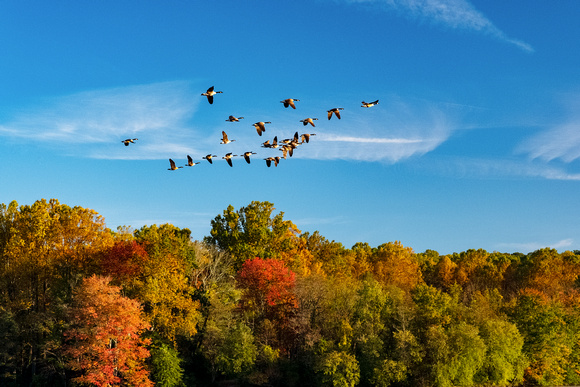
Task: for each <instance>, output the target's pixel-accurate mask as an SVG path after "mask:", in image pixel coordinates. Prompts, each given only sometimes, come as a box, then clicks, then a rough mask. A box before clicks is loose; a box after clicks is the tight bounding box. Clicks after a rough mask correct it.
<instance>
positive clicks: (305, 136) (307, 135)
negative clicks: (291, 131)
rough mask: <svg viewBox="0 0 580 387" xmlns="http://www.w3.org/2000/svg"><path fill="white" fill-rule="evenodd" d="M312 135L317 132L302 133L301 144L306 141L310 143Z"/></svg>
mask: <svg viewBox="0 0 580 387" xmlns="http://www.w3.org/2000/svg"><path fill="white" fill-rule="evenodd" d="M310 136H316V133H302V134H301V135H300V140H302V142H301V144H304V142H305V141H306V143H307V144H308V143H309V142H310Z"/></svg>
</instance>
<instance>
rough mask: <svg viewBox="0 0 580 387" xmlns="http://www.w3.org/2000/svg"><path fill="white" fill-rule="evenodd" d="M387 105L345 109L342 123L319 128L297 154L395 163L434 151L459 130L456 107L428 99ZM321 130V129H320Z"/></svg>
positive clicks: (395, 100) (397, 101)
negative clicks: (372, 107)
mask: <svg viewBox="0 0 580 387" xmlns="http://www.w3.org/2000/svg"><path fill="white" fill-rule="evenodd" d="M385 106H389V108H385V109H382V110H379V109H376V110H373V111H370V110H365V111H362V112H359V111H345V112H344V114H343V115H342V116H343V118H342V120H341V122H340V123H339V122H336V123H335V124H334V125H333V126H332V128H331V129H324V130H322V129H320V130H318V131H317V136H316V137H315V138H313V140H311V144H308V146H306V144H305V145H304V146H303V147H301V148H300V149H298V150H297V151H296V152H295V155H296V156H297V157H305V158H314V159H320V160H336V159H340V160H356V161H369V162H384V163H395V162H399V161H402V160H405V159H408V158H410V157H414V156H421V155H424V154H426V153H428V152H431V151H433V150H434V149H436V148H437V147H438V146H439V145H441V144H442V143H443V142H445V141H446V140H447V139H448V138H449V136H450V135H451V134H452V133H453V131H454V130H455V129H456V126H455V124H454V118H453V116H454V114H455V113H454V112H453V111H452V110H453V109H451V110H450V109H443V108H441V107H440V106H438V105H437V104H436V103H432V102H427V101H413V102H404V101H402V100H400V99H398V98H391V99H389V100H385ZM317 129H318V128H317Z"/></svg>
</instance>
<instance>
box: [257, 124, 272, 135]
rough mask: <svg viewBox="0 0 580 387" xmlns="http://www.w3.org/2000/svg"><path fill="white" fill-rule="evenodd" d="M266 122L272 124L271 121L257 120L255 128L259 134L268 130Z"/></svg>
mask: <svg viewBox="0 0 580 387" xmlns="http://www.w3.org/2000/svg"><path fill="white" fill-rule="evenodd" d="M266 124H271V122H270V121H266V122H264V121H260V122H256V123H255V124H253V125H254V128H256V132H258V135H260V136H261V135H262V133H264V132H265V131H266Z"/></svg>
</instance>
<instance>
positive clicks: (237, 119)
mask: <svg viewBox="0 0 580 387" xmlns="http://www.w3.org/2000/svg"><path fill="white" fill-rule="evenodd" d="M243 119H244V117H237V118H236V117H234V116H229V117H228V119H227V120H226V121H228V122H238V121H239V120H243Z"/></svg>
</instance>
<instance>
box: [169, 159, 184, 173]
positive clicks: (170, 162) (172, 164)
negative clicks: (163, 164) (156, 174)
mask: <svg viewBox="0 0 580 387" xmlns="http://www.w3.org/2000/svg"><path fill="white" fill-rule="evenodd" d="M169 165H170V167H169V168H167V170H168V171H175V170H177V169H179V168H183V167H177V166H175V161H173V160H171V159H169Z"/></svg>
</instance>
